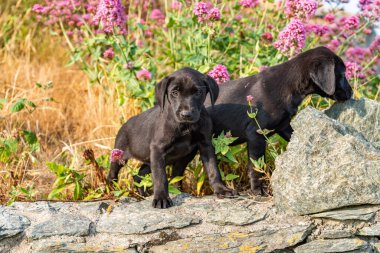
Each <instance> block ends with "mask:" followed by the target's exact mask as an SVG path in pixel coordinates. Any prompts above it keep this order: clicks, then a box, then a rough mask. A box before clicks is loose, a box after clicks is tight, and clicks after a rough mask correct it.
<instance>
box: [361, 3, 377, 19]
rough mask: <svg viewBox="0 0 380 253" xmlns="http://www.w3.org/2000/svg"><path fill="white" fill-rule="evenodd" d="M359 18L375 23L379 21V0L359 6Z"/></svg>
mask: <svg viewBox="0 0 380 253" xmlns="http://www.w3.org/2000/svg"><path fill="white" fill-rule="evenodd" d="M361 10H362V12H361V13H360V15H361V16H363V17H365V18H368V19H370V20H374V21H377V20H379V19H380V0H373V1H370V2H369V3H367V4H365V5H362V6H361Z"/></svg>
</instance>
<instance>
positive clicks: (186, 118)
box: [179, 110, 199, 123]
mask: <svg viewBox="0 0 380 253" xmlns="http://www.w3.org/2000/svg"><path fill="white" fill-rule="evenodd" d="M179 118H180V120H181V121H182V122H189V123H192V122H196V121H198V118H199V117H197V113H195V112H194V111H192V110H183V111H181V112H180V113H179Z"/></svg>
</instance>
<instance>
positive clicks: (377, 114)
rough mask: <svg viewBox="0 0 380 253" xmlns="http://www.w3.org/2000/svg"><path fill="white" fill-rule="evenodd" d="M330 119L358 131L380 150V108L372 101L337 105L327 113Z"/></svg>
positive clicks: (352, 101) (366, 100)
mask: <svg viewBox="0 0 380 253" xmlns="http://www.w3.org/2000/svg"><path fill="white" fill-rule="evenodd" d="M325 114H326V115H327V116H329V117H330V118H333V119H336V120H338V121H339V122H343V123H344V124H345V125H346V126H350V127H352V128H354V129H356V130H357V132H359V133H360V134H361V135H362V136H363V137H364V138H365V139H366V140H367V141H368V142H370V143H372V145H374V146H375V147H377V148H380V106H379V103H378V102H376V101H374V100H370V99H360V100H349V101H347V102H345V103H335V104H334V105H333V106H332V107H331V108H330V109H328V110H326V111H325Z"/></svg>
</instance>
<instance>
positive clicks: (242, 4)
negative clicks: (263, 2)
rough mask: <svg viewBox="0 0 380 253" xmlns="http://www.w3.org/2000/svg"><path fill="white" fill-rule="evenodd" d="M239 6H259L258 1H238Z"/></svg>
mask: <svg viewBox="0 0 380 253" xmlns="http://www.w3.org/2000/svg"><path fill="white" fill-rule="evenodd" d="M239 4H240V5H241V6H243V7H246V8H250V7H256V6H257V5H258V4H259V0H240V1H239Z"/></svg>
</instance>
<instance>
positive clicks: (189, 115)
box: [180, 111, 193, 119]
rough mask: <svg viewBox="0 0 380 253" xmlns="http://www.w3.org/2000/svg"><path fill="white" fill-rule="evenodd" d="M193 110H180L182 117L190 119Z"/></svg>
mask: <svg viewBox="0 0 380 253" xmlns="http://www.w3.org/2000/svg"><path fill="white" fill-rule="evenodd" d="M192 114H193V113H192V112H191V111H182V112H180V115H181V118H183V119H190V118H191V116H192Z"/></svg>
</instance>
